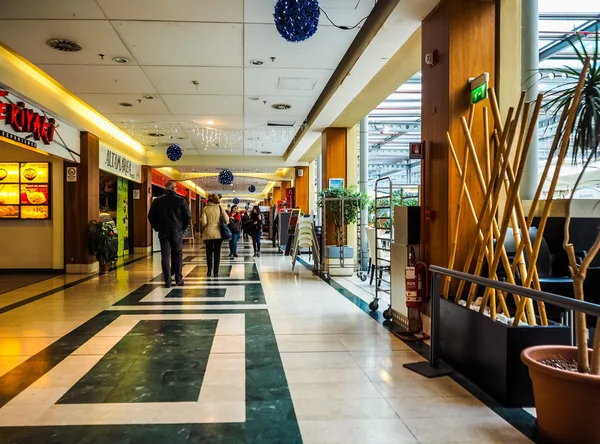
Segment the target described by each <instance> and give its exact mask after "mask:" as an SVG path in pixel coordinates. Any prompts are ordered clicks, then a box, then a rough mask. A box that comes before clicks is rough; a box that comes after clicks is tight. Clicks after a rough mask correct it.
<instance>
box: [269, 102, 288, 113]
mask: <svg viewBox="0 0 600 444" xmlns="http://www.w3.org/2000/svg"><path fill="white" fill-rule="evenodd" d="M291 107H292V105H288V104H287V103H274V104H273V105H271V108H273V109H276V110H277V111H285V110H288V109H290V108H291Z"/></svg>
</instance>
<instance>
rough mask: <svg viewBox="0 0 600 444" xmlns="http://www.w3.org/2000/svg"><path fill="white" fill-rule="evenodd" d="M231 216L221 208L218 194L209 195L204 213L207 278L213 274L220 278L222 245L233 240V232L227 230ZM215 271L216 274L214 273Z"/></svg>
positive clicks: (203, 238)
mask: <svg viewBox="0 0 600 444" xmlns="http://www.w3.org/2000/svg"><path fill="white" fill-rule="evenodd" d="M227 224H229V216H227V212H226V211H225V210H224V209H223V208H222V207H221V201H220V200H219V196H217V195H216V194H209V195H208V203H207V205H206V207H204V211H202V226H203V227H204V234H203V235H202V240H204V245H205V246H206V266H207V268H208V272H207V273H206V276H207V277H210V276H211V274H212V275H213V276H214V277H219V263H220V262H221V245H222V244H223V240H229V239H231V231H229V228H227ZM213 271H214V273H213Z"/></svg>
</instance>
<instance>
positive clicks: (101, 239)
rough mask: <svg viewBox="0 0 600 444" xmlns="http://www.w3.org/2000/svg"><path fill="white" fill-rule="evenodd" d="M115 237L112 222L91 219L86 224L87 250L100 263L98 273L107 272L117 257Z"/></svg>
mask: <svg viewBox="0 0 600 444" xmlns="http://www.w3.org/2000/svg"><path fill="white" fill-rule="evenodd" d="M116 239H117V235H116V233H115V229H114V226H113V224H112V223H109V222H98V221H96V220H93V221H91V222H90V223H89V224H88V231H87V245H88V250H89V252H90V254H91V255H93V256H95V257H96V259H97V260H98V262H99V263H100V273H107V272H108V267H109V266H110V264H112V263H113V262H114V261H115V260H116V259H117V246H116V242H115V240H116Z"/></svg>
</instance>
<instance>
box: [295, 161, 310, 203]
mask: <svg viewBox="0 0 600 444" xmlns="http://www.w3.org/2000/svg"><path fill="white" fill-rule="evenodd" d="M299 174H302V175H299ZM294 188H295V189H296V207H298V208H300V209H301V210H302V212H303V213H305V214H308V210H309V208H308V196H309V195H310V184H309V181H308V167H296V184H295V185H294Z"/></svg>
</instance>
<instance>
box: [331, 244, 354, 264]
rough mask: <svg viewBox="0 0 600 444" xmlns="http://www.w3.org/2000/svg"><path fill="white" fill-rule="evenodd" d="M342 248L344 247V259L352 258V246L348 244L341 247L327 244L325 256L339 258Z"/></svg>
mask: <svg viewBox="0 0 600 444" xmlns="http://www.w3.org/2000/svg"><path fill="white" fill-rule="evenodd" d="M342 248H343V249H344V251H343V253H344V259H350V260H351V259H354V248H353V247H350V246H348V245H344V246H343V247H336V246H335V245H327V257H328V258H331V259H339V258H340V257H341V255H342Z"/></svg>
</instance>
